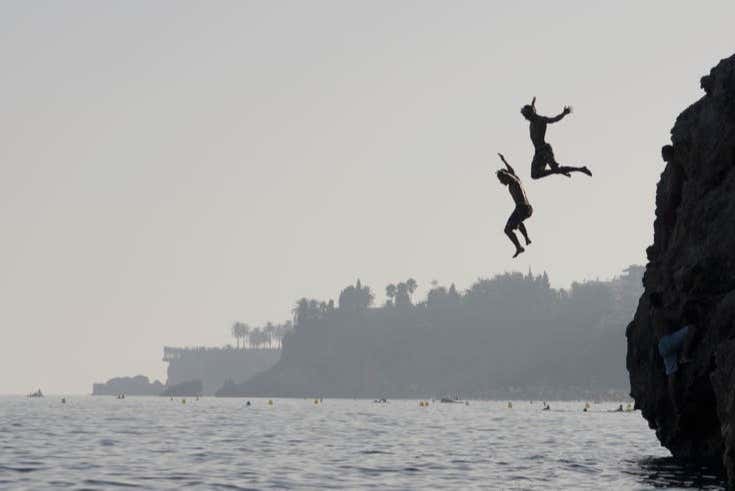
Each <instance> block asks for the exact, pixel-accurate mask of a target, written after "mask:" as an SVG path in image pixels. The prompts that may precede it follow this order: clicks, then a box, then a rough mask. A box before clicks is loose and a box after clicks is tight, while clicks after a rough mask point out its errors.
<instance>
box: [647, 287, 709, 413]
mask: <svg viewBox="0 0 735 491" xmlns="http://www.w3.org/2000/svg"><path fill="white" fill-rule="evenodd" d="M648 301H649V304H650V306H651V320H652V322H653V329H654V334H655V336H656V339H658V352H659V354H660V355H661V357H662V358H663V361H664V370H665V371H666V376H667V378H668V389H669V397H670V399H671V404H672V406H673V407H674V412H675V413H676V414H678V413H679V404H678V387H677V378H676V372H677V371H678V370H679V365H682V364H686V363H689V362H690V359H689V354H690V352H691V349H692V345H693V343H694V338H695V335H696V330H697V329H696V322H697V314H696V311H695V309H694V307H693V306H692V305H691V304H689V305H685V306H684V312H683V315H682V321H683V322H682V324H683V326H681V325H680V324H679V323H677V322H676V321H674V320H672V319H671V317H669V316H667V315H666V313H665V311H664V308H663V300H662V298H661V294H660V293H659V292H653V293H651V294H650V295H649V299H648ZM680 357H681V358H680Z"/></svg>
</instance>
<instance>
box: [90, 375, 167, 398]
mask: <svg viewBox="0 0 735 491" xmlns="http://www.w3.org/2000/svg"><path fill="white" fill-rule="evenodd" d="M164 388H165V387H164V386H163V384H162V383H161V382H159V381H158V380H155V381H153V382H151V381H150V380H148V377H146V376H143V375H137V376H135V377H116V378H111V379H110V380H108V381H107V382H105V383H103V384H93V385H92V395H93V396H116V395H120V394H126V395H129V396H157V395H159V394H160V393H161V392H163V389H164Z"/></svg>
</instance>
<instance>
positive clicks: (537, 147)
mask: <svg viewBox="0 0 735 491" xmlns="http://www.w3.org/2000/svg"><path fill="white" fill-rule="evenodd" d="M571 112H572V108H571V107H569V106H564V110H563V111H562V112H561V113H559V114H558V115H556V116H554V117H553V118H549V117H547V116H541V115H540V114H537V113H536V98H535V97H534V98H533V101H531V104H530V105H529V104H526V105H525V106H523V107H522V108H521V114H522V115H523V117H524V118H526V119H527V120H528V122H529V127H530V132H531V143H533V148H534V154H533V161H532V162H531V178H532V179H541V178H542V177H546V176H550V175H552V174H562V175H564V176H567V177H572V176H571V173H572V172H582V173H584V174H587V175H588V176H591V175H592V172H590V170H589V169H588V168H587V167H570V166H561V165H559V163H558V162H557V161H556V159H555V158H554V151H553V150H552V148H551V145H549V144H548V143H546V125H547V124H549V123H556V122H557V121H561V120H562V119H563V118H564V116H566V115H567V114H571ZM547 166H548V167H549V168H548V169H547V168H546V167H547Z"/></svg>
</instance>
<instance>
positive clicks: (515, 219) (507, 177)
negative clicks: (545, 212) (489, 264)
mask: <svg viewBox="0 0 735 491" xmlns="http://www.w3.org/2000/svg"><path fill="white" fill-rule="evenodd" d="M498 156H499V157H500V160H502V161H503V163H504V164H505V169H500V170H499V171H498V172H496V175H497V176H498V180H499V181H500V183H501V184H503V185H504V186H508V191H510V195H511V197H512V198H513V201H514V202H515V204H516V207H515V210H513V213H511V214H510V217H509V218H508V222H507V223H506V224H505V235H507V236H508V238H509V239H510V240H511V242H513V245H514V246H516V253H515V254H514V255H513V257H517V256H518V254H520V253H522V252H523V251H525V249H524V248H523V246H521V244H520V242H518V237H516V234H515V232H513V231H514V230H515V229H518V230H520V231H521V234H523V238H524V239H526V245H530V244H531V239H529V238H528V231H527V230H526V226H525V225H523V221H524V220H525V219H527V218H529V217H530V216H531V215H532V214H533V208H531V204H530V203H529V202H528V198H527V197H526V193H525V192H524V191H523V184H522V183H521V180H520V178H519V177H518V176H517V175H516V173H515V171H514V170H513V167H511V166H510V164H508V162H507V161H506V160H505V157H503V154H502V153H499V154H498Z"/></svg>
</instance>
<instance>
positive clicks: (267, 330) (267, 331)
mask: <svg viewBox="0 0 735 491" xmlns="http://www.w3.org/2000/svg"><path fill="white" fill-rule="evenodd" d="M275 330H276V328H275V326H274V325H273V324H272V323H271V322H268V323H267V324H266V325H265V327H264V328H263V334H264V335H265V337H266V338H267V339H268V347H269V348H273V333H274V332H275Z"/></svg>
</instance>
